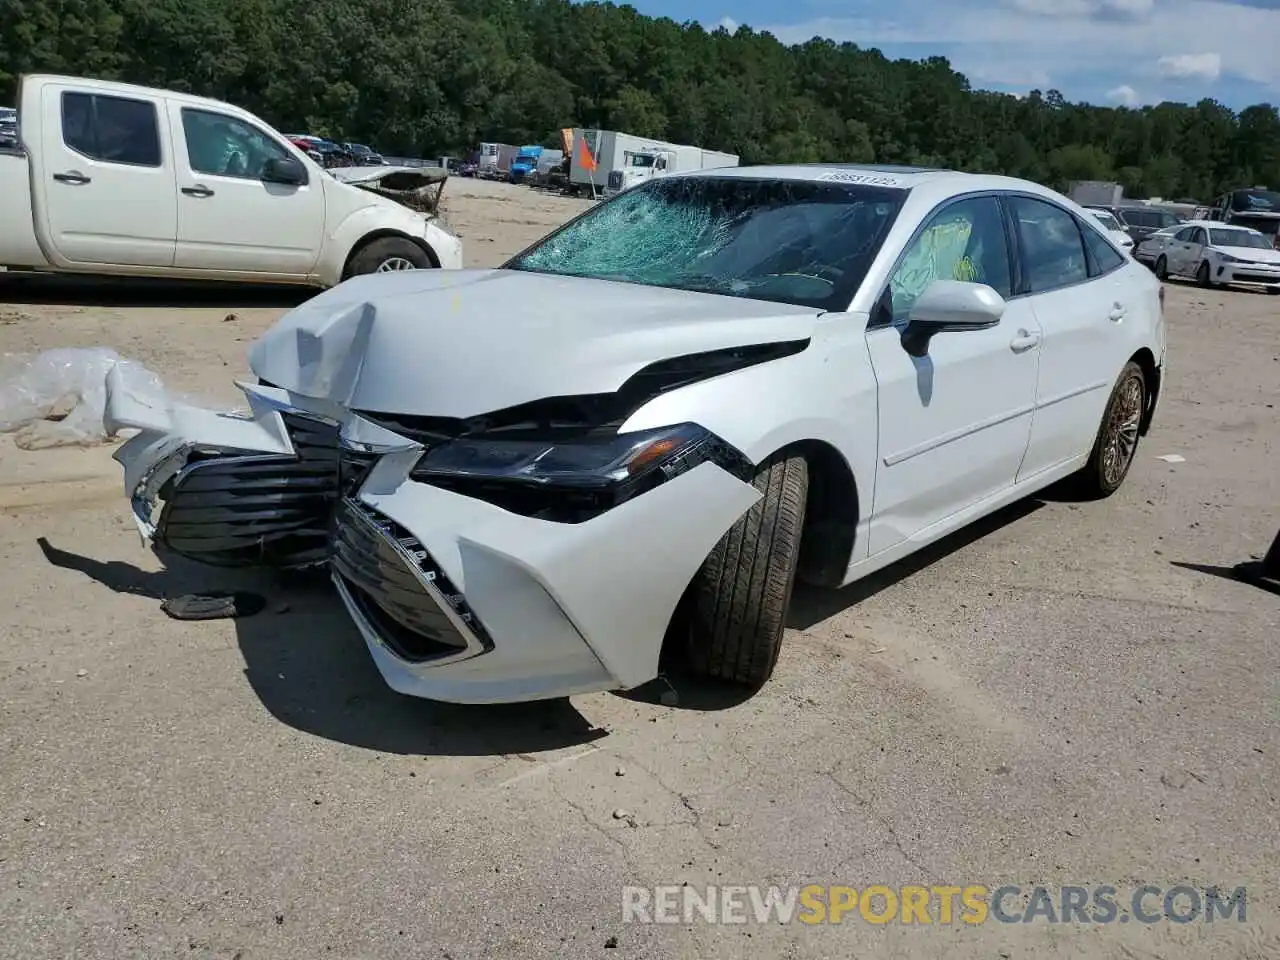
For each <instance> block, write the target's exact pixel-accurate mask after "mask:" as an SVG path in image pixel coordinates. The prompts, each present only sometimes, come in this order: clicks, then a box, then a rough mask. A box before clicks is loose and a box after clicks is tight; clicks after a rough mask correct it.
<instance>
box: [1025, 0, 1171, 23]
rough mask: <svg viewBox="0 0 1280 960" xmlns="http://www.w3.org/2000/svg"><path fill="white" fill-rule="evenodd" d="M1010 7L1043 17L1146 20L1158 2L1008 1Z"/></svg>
mask: <svg viewBox="0 0 1280 960" xmlns="http://www.w3.org/2000/svg"><path fill="white" fill-rule="evenodd" d="M1008 5H1009V6H1011V7H1013V8H1014V9H1015V10H1020V11H1022V12H1023V13H1033V14H1036V15H1037V16H1042V17H1099V18H1111V19H1121V20H1144V19H1146V18H1147V17H1149V16H1150V15H1151V13H1152V12H1153V11H1154V10H1155V6H1156V0H1008Z"/></svg>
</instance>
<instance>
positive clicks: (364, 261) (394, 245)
mask: <svg viewBox="0 0 1280 960" xmlns="http://www.w3.org/2000/svg"><path fill="white" fill-rule="evenodd" d="M433 266H435V265H434V264H433V263H432V262H431V258H430V257H429V256H427V252H426V251H425V250H423V249H422V248H421V247H420V246H418V245H417V244H416V243H414V242H413V241H412V240H408V239H406V238H404V237H382V238H381V239H379V240H374V241H372V242H370V243H366V244H365V245H364V246H363V247H361V248H360V249H359V250H358V251H356V255H355V256H353V257H352V258H351V262H350V263H348V264H347V272H346V275H345V277H344V279H346V278H347V277H358V276H361V275H362V274H366V273H394V272H396V271H398V270H428V269H430V268H431V267H433Z"/></svg>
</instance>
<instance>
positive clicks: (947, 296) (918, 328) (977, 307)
mask: <svg viewBox="0 0 1280 960" xmlns="http://www.w3.org/2000/svg"><path fill="white" fill-rule="evenodd" d="M1005 306H1006V303H1005V299H1004V297H1002V296H1000V294H998V293H997V292H996V291H995V290H994V289H992V288H991V287H989V286H987V285H986V284H985V283H969V282H967V281H964V280H935V281H933V282H932V283H931V284H929V286H927V287H925V290H924V293H922V294H920V296H919V297H918V298H917V299H916V302H915V303H914V304H913V305H912V307H911V313H910V314H909V315H908V318H907V326H906V328H905V329H904V330H903V331H902V346H903V348H904V349H905V350H906V351H907V353H909V354H910V355H911V356H913V357H923V356H925V355H926V354H927V353H928V352H929V341H930V340H931V339H933V338H934V337H935V336H937V335H938V334H940V333H949V332H959V331H964V330H986V329H988V328H990V327H994V326H995V325H996V324H998V323H999V322H1000V318H1001V317H1003V316H1004V310H1005Z"/></svg>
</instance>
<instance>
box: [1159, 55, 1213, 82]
mask: <svg viewBox="0 0 1280 960" xmlns="http://www.w3.org/2000/svg"><path fill="white" fill-rule="evenodd" d="M1158 65H1159V68H1160V76H1162V77H1168V78H1171V79H1174V80H1217V79H1218V77H1220V76H1222V55H1221V54H1218V53H1180V54H1178V55H1177V56H1171V57H1161V58H1160V60H1159V63H1158Z"/></svg>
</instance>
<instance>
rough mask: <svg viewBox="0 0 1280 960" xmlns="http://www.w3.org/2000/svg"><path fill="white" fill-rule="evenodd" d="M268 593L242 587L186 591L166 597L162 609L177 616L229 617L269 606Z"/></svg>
mask: <svg viewBox="0 0 1280 960" xmlns="http://www.w3.org/2000/svg"><path fill="white" fill-rule="evenodd" d="M266 606H267V601H266V598H265V597H262V596H259V595H258V594H256V593H248V592H243V591H217V592H213V593H185V594H183V595H182V596H180V597H166V598H165V599H164V600H163V601H161V603H160V609H161V610H163V611H164V612H165V613H167V614H168V615H169V616H171V617H173V619H175V620H228V619H232V618H235V617H252V616H253V615H254V614H255V613H261V612H262V611H263V610H265V609H266Z"/></svg>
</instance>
